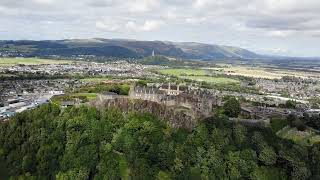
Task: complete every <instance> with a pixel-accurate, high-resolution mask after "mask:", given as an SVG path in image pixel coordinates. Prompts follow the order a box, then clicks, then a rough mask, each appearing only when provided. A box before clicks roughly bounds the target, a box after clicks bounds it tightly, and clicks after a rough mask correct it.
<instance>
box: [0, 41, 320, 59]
mask: <svg viewBox="0 0 320 180" xmlns="http://www.w3.org/2000/svg"><path fill="white" fill-rule="evenodd" d="M153 51H154V52H155V54H156V55H161V56H167V57H174V58H179V59H187V60H202V61H211V60H268V59H279V60H283V59H288V58H292V57H282V56H268V55H260V54H257V53H255V52H252V51H250V50H247V49H244V48H239V47H235V46H225V45H216V44H206V43H197V42H172V41H158V40H155V41H143V40H134V39H104V38H92V39H64V40H41V41H33V40H16V41H13V40H2V41H0V56H11V57H50V56H61V57H73V56H80V55H91V56H97V57H119V58H144V57H148V56H151V55H152V52H153ZM296 59H299V58H296ZM303 59H304V58H303ZM306 59H307V58H306ZM311 59H317V58H311Z"/></svg>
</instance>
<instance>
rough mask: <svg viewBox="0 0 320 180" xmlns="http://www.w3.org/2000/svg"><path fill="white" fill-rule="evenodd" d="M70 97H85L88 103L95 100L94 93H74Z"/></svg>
mask: <svg viewBox="0 0 320 180" xmlns="http://www.w3.org/2000/svg"><path fill="white" fill-rule="evenodd" d="M71 96H72V97H79V96H84V97H86V98H87V99H88V100H89V101H90V100H95V99H96V98H97V94H96V93H74V94H71Z"/></svg>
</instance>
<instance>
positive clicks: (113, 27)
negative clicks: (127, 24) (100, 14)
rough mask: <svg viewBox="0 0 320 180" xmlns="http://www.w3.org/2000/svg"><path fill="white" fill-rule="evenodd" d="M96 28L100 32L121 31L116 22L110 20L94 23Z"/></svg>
mask: <svg viewBox="0 0 320 180" xmlns="http://www.w3.org/2000/svg"><path fill="white" fill-rule="evenodd" d="M96 27H97V28H98V29H100V30H103V31H111V32H116V31H119V30H120V29H121V28H120V26H119V24H118V23H117V22H115V21H113V20H110V19H107V20H104V21H96Z"/></svg>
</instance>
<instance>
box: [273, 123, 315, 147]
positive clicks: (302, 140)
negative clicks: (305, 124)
mask: <svg viewBox="0 0 320 180" xmlns="http://www.w3.org/2000/svg"><path fill="white" fill-rule="evenodd" d="M277 135H278V136H279V137H281V138H284V139H289V140H292V141H294V142H295V143H298V144H301V145H306V146H311V145H313V144H315V143H319V142H320V135H318V134H316V133H315V132H312V131H310V130H306V131H298V130H297V128H291V127H289V126H286V127H285V128H283V129H282V130H280V131H279V132H277Z"/></svg>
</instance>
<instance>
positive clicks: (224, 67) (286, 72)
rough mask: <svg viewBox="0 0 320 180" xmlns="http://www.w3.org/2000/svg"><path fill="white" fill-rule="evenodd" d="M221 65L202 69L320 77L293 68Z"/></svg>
mask: <svg viewBox="0 0 320 180" xmlns="http://www.w3.org/2000/svg"><path fill="white" fill-rule="evenodd" d="M219 65H220V66H221V67H213V68H210V67H209V68H203V70H212V71H213V73H217V74H227V75H239V76H246V77H253V78H266V79H280V78H282V77H283V76H295V77H302V78H306V77H320V73H316V72H302V71H295V70H287V69H279V68H272V67H268V68H265V67H253V66H243V65H230V64H219Z"/></svg>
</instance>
